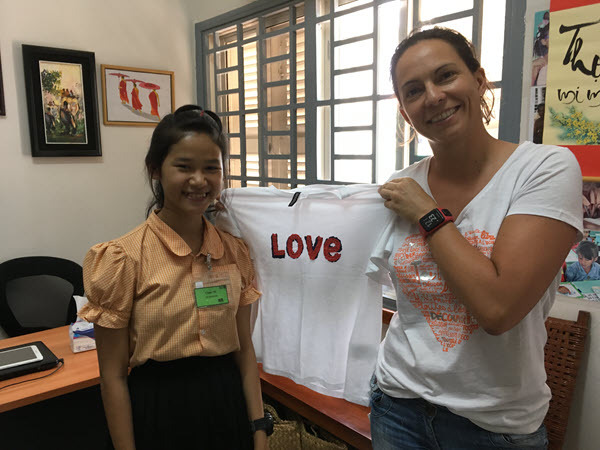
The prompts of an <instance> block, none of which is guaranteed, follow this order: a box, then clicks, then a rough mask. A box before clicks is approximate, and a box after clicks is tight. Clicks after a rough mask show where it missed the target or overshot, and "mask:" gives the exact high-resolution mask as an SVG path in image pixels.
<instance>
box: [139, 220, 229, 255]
mask: <svg viewBox="0 0 600 450" xmlns="http://www.w3.org/2000/svg"><path fill="white" fill-rule="evenodd" d="M202 221H203V223H204V241H203V243H202V248H201V249H200V254H202V255H207V254H209V253H210V256H211V257H212V258H214V259H220V258H222V257H223V254H224V253H225V249H224V247H223V241H222V240H221V236H219V233H218V232H217V229H216V228H215V226H214V225H213V224H212V223H210V222H209V221H208V220H206V217H202ZM146 223H147V224H148V226H149V227H150V228H151V229H152V231H154V233H155V234H156V236H157V237H158V238H159V239H160V241H161V242H162V243H163V244H164V245H165V247H167V248H168V249H169V250H170V251H171V252H173V253H174V254H176V255H177V256H186V255H190V254H191V253H192V250H191V249H190V247H189V245H187V244H186V242H185V241H184V240H183V239H182V238H181V236H179V234H177V232H175V230H173V229H172V228H171V227H170V226H169V225H167V224H166V223H165V222H163V221H162V220H161V219H160V217H158V215H157V211H153V212H152V213H151V214H150V215H149V216H148V219H147V220H146Z"/></svg>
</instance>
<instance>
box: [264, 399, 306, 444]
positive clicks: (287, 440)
mask: <svg viewBox="0 0 600 450" xmlns="http://www.w3.org/2000/svg"><path fill="white" fill-rule="evenodd" d="M264 407H265V411H268V412H269V413H271V415H272V416H273V434H271V436H269V449H270V450H295V449H301V448H302V440H301V437H300V424H299V423H298V422H296V421H295V420H282V419H281V418H280V417H279V415H278V414H277V411H276V410H275V408H274V407H273V406H271V405H269V404H267V403H265V405H264Z"/></svg>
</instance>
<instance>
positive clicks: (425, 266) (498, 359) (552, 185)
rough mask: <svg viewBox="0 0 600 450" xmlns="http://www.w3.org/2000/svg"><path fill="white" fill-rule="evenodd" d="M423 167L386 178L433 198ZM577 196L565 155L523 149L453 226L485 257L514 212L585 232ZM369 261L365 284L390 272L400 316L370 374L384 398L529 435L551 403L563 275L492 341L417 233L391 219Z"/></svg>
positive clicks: (571, 162) (573, 166) (577, 179)
mask: <svg viewBox="0 0 600 450" xmlns="http://www.w3.org/2000/svg"><path fill="white" fill-rule="evenodd" d="M429 164H430V158H427V159H425V160H423V161H420V162H419V163H417V164H414V165H412V166H410V167H408V168H406V169H404V170H402V171H399V172H396V173H395V174H393V175H392V177H391V178H390V179H394V178H399V177H411V178H413V179H415V180H416V181H417V182H418V183H419V184H420V185H421V187H422V188H423V189H424V190H425V191H426V192H427V193H428V194H430V195H431V191H430V190H429V187H428V184H427V174H428V172H429ZM581 189H582V187H581V171H580V168H579V165H578V163H577V161H576V159H575V157H574V156H573V154H572V153H571V152H570V151H569V150H567V149H564V148H560V147H555V146H548V145H536V144H533V143H531V142H526V143H524V144H521V145H520V146H519V147H518V148H517V149H516V150H515V151H514V152H513V154H512V155H511V156H510V157H509V158H508V160H507V161H506V162H505V163H504V165H503V166H502V167H501V168H500V169H499V170H498V172H497V173H496V174H495V175H494V176H493V178H492V179H491V180H490V182H489V183H488V184H487V185H486V186H485V187H484V188H483V189H482V190H481V191H480V192H479V193H478V194H477V195H476V196H475V198H474V199H473V200H472V201H471V202H470V203H469V204H468V205H467V206H466V207H465V208H464V210H463V211H462V212H461V213H460V215H459V216H458V217H456V218H455V224H456V226H457V228H458V230H459V231H460V232H461V233H462V234H463V235H464V237H465V238H466V239H467V240H468V241H469V242H470V243H471V244H472V245H474V246H476V247H477V248H478V249H479V250H480V251H481V252H483V253H484V254H485V255H486V256H488V257H489V256H490V254H491V252H492V249H493V246H494V242H495V240H496V236H498V230H499V229H500V226H501V224H502V221H503V220H504V218H505V217H507V216H509V215H512V214H529V215H537V216H544V217H549V218H553V219H556V220H560V221H563V222H565V223H567V224H569V225H572V226H573V227H575V228H576V229H577V230H579V233H581V231H582V227H583V223H582V214H581ZM440 207H444V205H440ZM579 237H581V235H580V236H579ZM526 251H528V249H527V248H523V252H526ZM518 257H519V255H515V258H518ZM371 261H372V264H371V265H370V267H369V270H368V273H369V276H371V277H373V278H374V279H378V280H381V279H383V278H385V277H384V276H385V275H386V274H387V273H389V274H390V276H391V280H392V283H393V285H394V287H395V289H396V294H397V306H398V312H397V313H396V314H394V316H393V318H392V320H391V323H390V326H389V329H388V331H387V334H386V337H385V339H384V341H383V342H382V343H381V346H380V350H379V356H378V362H377V368H376V371H375V374H376V376H377V382H378V385H379V387H380V388H381V389H382V390H383V392H385V393H386V394H388V395H390V396H392V397H401V398H415V397H421V398H424V399H425V400H427V401H429V402H431V403H433V404H437V405H441V406H445V407H447V408H448V409H450V410H451V411H452V412H454V413H456V414H458V415H461V416H463V417H466V418H468V419H470V420H471V421H472V422H474V423H475V424H477V425H478V426H480V427H482V428H484V429H487V430H489V431H493V432H497V433H522V434H527V433H532V432H534V431H535V430H536V429H537V428H538V427H539V426H540V425H541V423H542V421H543V419H544V416H545V414H546V411H547V409H548V402H549V399H550V389H549V388H548V386H547V385H546V383H545V380H546V372H545V369H544V345H545V342H546V330H545V327H544V321H545V319H546V317H547V316H548V312H549V311H550V308H551V306H552V304H553V302H554V297H555V293H556V288H557V286H558V283H559V274H557V276H556V278H555V279H554V281H553V282H552V283H551V285H550V286H549V287H548V289H547V291H546V292H545V293H544V295H543V296H542V298H540V300H539V301H538V303H537V304H536V306H535V307H534V308H533V309H532V310H531V311H530V312H529V314H527V316H526V317H525V318H524V319H523V320H522V321H521V322H520V323H519V324H518V325H516V326H515V327H514V328H512V329H511V330H509V331H507V332H506V333H503V334H502V335H499V336H492V335H490V334H488V333H486V332H485V331H484V330H483V329H481V328H480V327H479V325H478V323H477V321H476V319H475V318H474V317H473V316H472V315H471V314H470V313H469V311H467V309H466V308H465V307H464V306H463V305H462V304H461V303H459V302H458V301H457V300H456V298H455V297H454V295H453V294H452V292H450V290H449V289H448V287H447V285H446V283H445V281H444V279H443V277H442V276H441V274H440V272H439V269H438V267H437V264H436V262H435V260H434V259H433V257H432V255H431V253H430V252H429V249H428V247H427V245H426V242H425V240H424V238H423V237H422V236H421V235H420V234H419V230H418V229H417V227H416V226H414V225H410V224H408V223H407V222H405V221H401V220H398V221H396V226H395V228H394V229H393V230H391V231H390V232H389V233H388V235H387V236H384V237H382V240H381V241H380V242H379V244H378V246H377V250H376V252H375V253H374V255H373V257H372V258H371Z"/></svg>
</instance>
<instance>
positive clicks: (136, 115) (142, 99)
mask: <svg viewBox="0 0 600 450" xmlns="http://www.w3.org/2000/svg"><path fill="white" fill-rule="evenodd" d="M101 73H102V106H103V108H102V109H103V113H104V116H103V117H104V125H129V126H150V127H153V126H156V124H157V123H158V122H160V119H162V118H163V117H164V116H166V115H167V114H170V113H172V112H173V110H174V109H175V93H174V91H173V82H174V79H173V78H174V74H173V72H169V71H166V70H152V69H137V68H134V67H123V66H109V65H106V64H102V66H101Z"/></svg>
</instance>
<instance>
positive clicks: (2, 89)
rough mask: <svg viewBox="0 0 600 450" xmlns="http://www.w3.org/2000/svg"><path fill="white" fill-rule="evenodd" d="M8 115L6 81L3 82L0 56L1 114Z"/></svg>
mask: <svg viewBox="0 0 600 450" xmlns="http://www.w3.org/2000/svg"><path fill="white" fill-rule="evenodd" d="M5 115H6V106H5V104H4V83H3V82H2V58H1V57H0V116H5Z"/></svg>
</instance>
